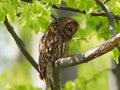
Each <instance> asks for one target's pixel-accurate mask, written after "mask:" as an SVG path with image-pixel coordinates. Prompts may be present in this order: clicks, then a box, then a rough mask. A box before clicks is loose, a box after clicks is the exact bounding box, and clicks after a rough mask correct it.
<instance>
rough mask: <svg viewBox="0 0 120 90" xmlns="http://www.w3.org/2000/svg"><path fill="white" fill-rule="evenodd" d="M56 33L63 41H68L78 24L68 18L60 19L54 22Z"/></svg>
mask: <svg viewBox="0 0 120 90" xmlns="http://www.w3.org/2000/svg"><path fill="white" fill-rule="evenodd" d="M55 23H56V24H55V26H56V29H55V30H56V31H57V32H58V33H59V35H61V37H62V39H63V41H69V40H70V39H72V36H73V35H74V34H75V32H76V31H77V29H78V27H79V24H78V23H77V22H76V21H75V20H74V19H73V18H70V17H61V18H58V20H56V21H55Z"/></svg>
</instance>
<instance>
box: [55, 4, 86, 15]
mask: <svg viewBox="0 0 120 90" xmlns="http://www.w3.org/2000/svg"><path fill="white" fill-rule="evenodd" d="M53 8H54V9H60V10H68V11H72V12H79V13H82V14H86V11H85V10H83V11H81V10H79V9H74V8H70V7H66V6H59V7H57V6H56V5H53Z"/></svg>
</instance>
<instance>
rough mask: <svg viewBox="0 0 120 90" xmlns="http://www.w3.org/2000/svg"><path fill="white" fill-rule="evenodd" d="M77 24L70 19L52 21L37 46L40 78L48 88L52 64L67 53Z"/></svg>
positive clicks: (51, 74) (50, 80)
mask: <svg viewBox="0 0 120 90" xmlns="http://www.w3.org/2000/svg"><path fill="white" fill-rule="evenodd" d="M78 26H79V25H78V23H77V22H76V21H75V20H74V19H72V18H70V17H61V18H59V19H57V20H56V21H53V22H52V23H51V24H50V26H49V27H48V29H47V31H46V32H45V33H44V35H43V36H42V38H41V40H40V44H39V70H40V78H41V79H44V80H45V82H46V85H47V86H49V85H50V83H51V82H52V81H53V79H52V76H53V70H54V63H55V61H56V60H57V59H59V58H62V57H64V56H65V54H66V53H67V51H68V48H69V41H70V40H71V39H72V36H73V35H74V34H75V32H76V31H77V29H78Z"/></svg>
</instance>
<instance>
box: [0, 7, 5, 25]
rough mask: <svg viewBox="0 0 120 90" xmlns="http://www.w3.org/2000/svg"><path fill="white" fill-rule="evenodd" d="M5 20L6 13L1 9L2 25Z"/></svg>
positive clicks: (0, 20) (0, 18)
mask: <svg viewBox="0 0 120 90" xmlns="http://www.w3.org/2000/svg"><path fill="white" fill-rule="evenodd" d="M4 19H5V12H4V10H2V8H0V23H3V22H4Z"/></svg>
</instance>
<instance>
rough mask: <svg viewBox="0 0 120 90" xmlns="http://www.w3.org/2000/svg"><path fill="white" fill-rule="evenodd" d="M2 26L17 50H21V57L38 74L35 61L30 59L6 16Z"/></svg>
mask: <svg viewBox="0 0 120 90" xmlns="http://www.w3.org/2000/svg"><path fill="white" fill-rule="evenodd" d="M4 24H5V26H6V28H7V30H8V32H9V33H10V34H11V35H12V37H13V38H14V40H15V42H16V44H17V46H18V47H19V49H20V50H21V52H22V53H23V55H24V56H25V57H26V59H27V60H28V62H29V63H30V64H32V66H33V67H34V68H35V69H36V70H37V71H38V72H39V69H38V64H37V63H36V62H35V60H34V59H33V58H32V56H31V55H30V54H29V53H28V52H27V50H26V48H25V45H24V43H23V41H22V39H20V38H19V37H18V36H17V34H16V33H15V31H14V28H13V27H12V26H11V25H10V24H9V22H8V19H7V16H6V18H5V21H4Z"/></svg>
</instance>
